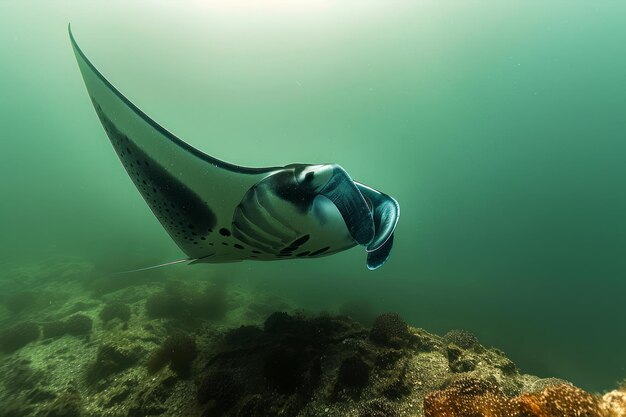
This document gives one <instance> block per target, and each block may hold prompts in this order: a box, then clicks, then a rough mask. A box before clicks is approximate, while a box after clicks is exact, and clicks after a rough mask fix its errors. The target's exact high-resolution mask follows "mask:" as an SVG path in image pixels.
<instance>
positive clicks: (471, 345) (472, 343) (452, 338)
mask: <svg viewBox="0 0 626 417" xmlns="http://www.w3.org/2000/svg"><path fill="white" fill-rule="evenodd" d="M443 340H445V341H446V342H448V343H453V344H455V345H457V346H458V347H460V348H463V349H477V350H479V351H480V350H481V349H482V346H481V345H480V342H479V341H478V338H477V337H476V336H474V335H473V334H472V333H470V332H467V331H465V330H459V329H454V330H450V331H449V332H448V333H446V334H445V335H443Z"/></svg>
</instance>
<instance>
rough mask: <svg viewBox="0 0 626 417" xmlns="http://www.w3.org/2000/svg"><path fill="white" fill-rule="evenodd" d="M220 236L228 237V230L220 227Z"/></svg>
mask: <svg viewBox="0 0 626 417" xmlns="http://www.w3.org/2000/svg"><path fill="white" fill-rule="evenodd" d="M220 235H222V236H230V230H228V229H226V228H224V227H222V228H221V229H220Z"/></svg>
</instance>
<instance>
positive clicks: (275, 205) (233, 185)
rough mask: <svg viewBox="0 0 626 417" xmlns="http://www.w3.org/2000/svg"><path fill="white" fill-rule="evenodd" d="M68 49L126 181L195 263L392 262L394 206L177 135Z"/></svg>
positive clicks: (315, 170)
mask: <svg viewBox="0 0 626 417" xmlns="http://www.w3.org/2000/svg"><path fill="white" fill-rule="evenodd" d="M70 39H71V42H72V47H73V49H74V53H75V55H76V59H77V61H78V66H79V68H80V71H81V73H82V76H83V79H84V81H85V85H86V87H87V91H88V93H89V96H90V97H91V101H92V102H93V105H94V107H95V109H96V113H97V114H98V117H99V118H100V121H101V122H102V125H103V127H104V130H105V131H106V133H107V135H108V136H109V139H110V140H111V143H112V144H113V148H114V149H115V152H116V153H117V155H118V156H119V158H120V160H121V162H122V164H123V165H124V168H125V169H126V171H127V172H128V175H129V176H130V178H131V180H132V181H133V183H134V184H135V186H136V187H137V189H138V190H139V192H140V193H141V195H142V197H143V198H144V200H146V202H147V203H148V206H149V207H150V209H151V210H152V212H153V213H154V215H155V216H156V217H157V219H158V220H159V222H161V224H162V225H163V227H164V228H165V230H166V231H167V233H168V234H169V235H170V237H171V238H172V239H173V240H174V242H176V244H177V245H178V246H179V247H180V249H181V250H182V251H183V252H184V253H185V254H186V255H187V256H188V257H189V258H187V259H185V261H191V262H192V263H194V262H211V263H218V262H236V261H242V260H246V259H249V260H259V261H273V260H280V259H294V258H298V259H305V258H307V259H308V258H317V257H321V256H327V255H332V254H334V253H337V252H341V251H343V250H346V249H349V248H351V247H353V246H356V245H363V246H365V248H366V250H367V266H368V268H369V269H376V268H378V267H380V266H381V265H382V264H384V263H385V261H386V260H387V259H388V257H389V253H390V251H391V247H392V245H393V233H394V230H395V228H396V225H397V223H398V217H399V215H400V206H399V205H398V203H397V202H396V200H394V199H393V198H391V197H389V196H388V195H386V194H383V193H381V192H380V191H377V190H375V189H373V188H370V187H368V186H366V185H363V184H360V183H358V182H355V181H353V180H352V179H351V178H350V176H349V175H348V173H347V172H346V171H345V170H344V169H343V168H341V167H340V166H339V165H336V164H317V165H309V164H290V165H286V166H284V167H270V168H246V167H241V166H238V165H233V164H229V163H227V162H223V161H220V160H218V159H216V158H213V157H211V156H209V155H206V154H204V153H202V152H201V151H199V150H197V149H195V148H193V147H192V146H190V145H189V144H187V143H186V142H184V141H182V140H181V139H179V138H177V137H176V136H174V135H173V134H172V133H170V132H169V131H167V130H166V129H164V128H163V127H161V125H159V124H157V123H156V122H155V121H154V120H152V119H151V118H150V117H148V116H147V115H146V114H145V113H143V112H142V111H141V110H140V109H139V108H138V107H137V106H135V105H134V104H133V103H131V102H130V101H129V100H128V99H127V98H126V97H124V96H123V95H122V94H121V93H120V92H119V91H118V90H117V89H116V88H115V87H113V85H112V84H111V83H110V82H109V81H107V80H106V78H104V76H103V75H102V74H101V73H100V72H99V71H98V70H97V69H96V68H95V67H94V66H93V64H92V63H91V62H90V61H89V60H88V59H87V57H86V56H85V54H84V53H83V52H82V51H81V50H80V48H79V47H78V45H77V43H76V40H75V39H74V36H73V35H72V32H71V29H70Z"/></svg>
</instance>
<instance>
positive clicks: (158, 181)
mask: <svg viewBox="0 0 626 417" xmlns="http://www.w3.org/2000/svg"><path fill="white" fill-rule="evenodd" d="M92 101H93V102H94V107H95V109H96V113H97V114H98V117H99V118H100V121H101V122H102V124H103V126H104V128H105V132H107V135H108V136H109V139H110V140H111V143H112V144H113V147H114V148H115V150H116V152H117V154H118V156H119V157H120V160H121V161H122V164H123V165H124V167H125V168H126V171H127V172H128V174H129V176H130V177H131V180H132V181H133V183H134V184H135V186H136V187H137V189H138V190H139V192H140V193H141V195H142V196H143V197H144V200H145V201H146V202H147V203H148V205H149V206H150V208H151V209H152V211H153V212H154V213H155V215H156V217H157V218H158V219H159V221H160V222H161V224H162V225H163V227H164V228H165V230H167V232H168V233H169V234H170V236H172V238H173V239H174V240H175V241H176V242H177V243H179V245H180V244H182V245H183V246H182V249H183V250H185V248H189V247H198V245H199V243H200V242H199V237H198V236H202V237H204V239H202V240H206V236H209V234H211V233H212V231H213V228H214V227H215V224H216V217H215V214H214V213H213V211H212V210H211V209H210V208H209V207H208V206H207V205H206V204H205V203H204V202H203V201H202V200H201V199H200V197H199V196H198V195H196V194H195V193H194V192H193V191H191V190H190V189H189V188H187V187H186V186H185V185H184V184H183V183H182V182H180V181H179V180H178V179H177V178H175V177H174V176H172V175H171V174H170V173H169V172H168V171H167V170H166V169H164V168H163V167H161V166H160V164H158V163H157V161H155V160H154V159H152V158H151V157H150V156H148V155H147V154H146V153H145V152H144V151H143V150H142V149H141V148H140V147H139V146H138V145H137V144H135V143H134V142H133V141H132V140H131V139H130V138H129V137H128V136H126V135H125V134H124V133H123V132H122V131H121V130H120V129H119V128H118V127H117V126H116V125H115V124H114V123H113V122H112V121H111V119H110V118H109V117H108V116H107V115H106V114H105V113H104V112H103V110H102V108H101V106H100V105H99V104H98V103H97V102H96V101H95V100H93V98H92ZM186 245H194V246H186ZM195 251H197V249H194V254H199V252H195Z"/></svg>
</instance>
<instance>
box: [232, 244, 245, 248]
mask: <svg viewBox="0 0 626 417" xmlns="http://www.w3.org/2000/svg"><path fill="white" fill-rule="evenodd" d="M233 246H234V247H236V248H237V249H243V246H241V245H240V244H239V243H235V244H234V245H233Z"/></svg>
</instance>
